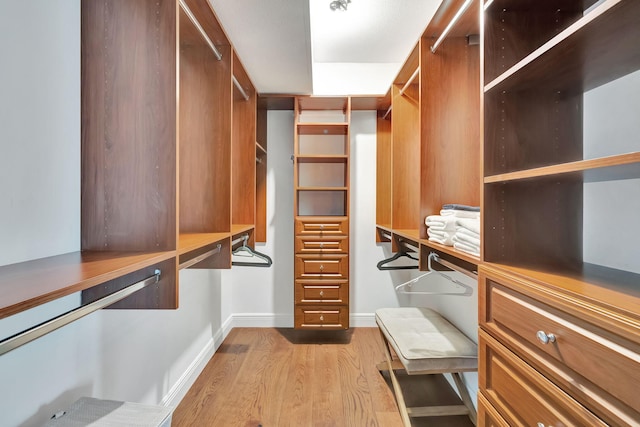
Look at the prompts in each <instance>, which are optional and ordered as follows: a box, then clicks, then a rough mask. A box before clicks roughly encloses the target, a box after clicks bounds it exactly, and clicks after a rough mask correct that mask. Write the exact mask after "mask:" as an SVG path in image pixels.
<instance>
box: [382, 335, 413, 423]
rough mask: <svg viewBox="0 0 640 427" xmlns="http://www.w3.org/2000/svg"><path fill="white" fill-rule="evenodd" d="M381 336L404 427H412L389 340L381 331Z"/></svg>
mask: <svg viewBox="0 0 640 427" xmlns="http://www.w3.org/2000/svg"><path fill="white" fill-rule="evenodd" d="M380 335H381V336H382V342H383V343H384V345H383V347H384V356H385V358H386V359H387V369H388V370H389V377H391V385H393V392H394V394H395V395H396V403H397V404H398V410H399V411H400V417H401V418H402V424H403V425H404V427H411V420H410V419H409V414H408V413H407V405H406V404H405V403H404V397H403V396H402V389H400V383H399V382H398V379H397V378H396V374H395V372H394V367H393V361H392V359H391V352H390V351H389V345H388V343H387V339H386V337H385V336H384V334H383V333H382V331H380Z"/></svg>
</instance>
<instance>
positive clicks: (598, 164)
mask: <svg viewBox="0 0 640 427" xmlns="http://www.w3.org/2000/svg"><path fill="white" fill-rule="evenodd" d="M569 173H582V177H583V180H584V181H585V182H587V181H606V180H614V179H624V178H640V152H635V153H628V154H620V155H616V156H608V157H602V158H598V159H589V160H579V161H576V162H568V163H561V164H557V165H552V166H544V167H539V168H533V169H528V170H521V171H516V172H509V173H503V174H498V175H491V176H488V177H485V178H484V182H485V184H491V183H495V182H509V181H518V180H523V179H530V178H538V177H543V176H550V175H561V174H569Z"/></svg>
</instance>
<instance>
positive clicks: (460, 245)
mask: <svg viewBox="0 0 640 427" xmlns="http://www.w3.org/2000/svg"><path fill="white" fill-rule="evenodd" d="M425 224H426V225H427V227H428V228H427V235H428V236H429V240H430V241H432V242H436V243H440V244H441V245H445V246H453V247H454V248H455V249H458V250H460V251H463V252H466V253H469V254H472V255H475V256H480V208H479V207H476V206H466V205H459V204H450V205H444V206H443V207H442V210H441V211H440V215H429V216H428V217H427V218H426V219H425Z"/></svg>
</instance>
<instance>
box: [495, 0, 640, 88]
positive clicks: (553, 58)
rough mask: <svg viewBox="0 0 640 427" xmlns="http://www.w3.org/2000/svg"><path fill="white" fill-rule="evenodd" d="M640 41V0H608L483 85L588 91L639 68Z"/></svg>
mask: <svg viewBox="0 0 640 427" xmlns="http://www.w3.org/2000/svg"><path fill="white" fill-rule="evenodd" d="M492 7H495V6H492ZM523 13H524V12H523ZM638 40H640V2H638V1H633V0H631V1H628V0H627V1H623V0H606V1H604V2H603V3H602V4H600V5H598V6H597V7H594V8H593V9H592V10H590V11H589V12H587V13H586V14H585V15H584V16H583V17H582V18H580V19H578V20H577V21H576V22H574V23H573V24H571V25H570V26H569V27H567V28H566V29H565V30H564V31H562V32H561V33H559V34H558V35H557V36H555V37H553V38H552V39H550V40H549V41H548V42H546V43H544V44H543V45H542V46H540V47H539V48H537V49H536V50H534V51H533V52H532V53H530V54H529V55H527V56H526V57H524V59H522V60H521V61H519V62H517V63H516V64H515V65H513V66H512V67H511V68H509V69H508V70H507V71H505V72H504V73H502V74H500V75H499V76H497V77H496V78H495V79H494V80H493V81H491V82H489V83H488V84H487V85H486V86H485V88H484V89H485V92H489V91H496V90H499V91H505V90H513V89H516V90H526V89H531V88H534V87H536V86H540V85H544V86H548V87H549V88H550V89H556V90H563V91H569V92H573V91H575V92H586V91H588V90H590V89H593V88H595V87H598V86H600V85H602V84H604V83H607V82H609V81H612V80H615V79H617V78H619V77H622V76H624V75H627V74H629V73H631V72H633V71H636V70H638V69H640V49H638Z"/></svg>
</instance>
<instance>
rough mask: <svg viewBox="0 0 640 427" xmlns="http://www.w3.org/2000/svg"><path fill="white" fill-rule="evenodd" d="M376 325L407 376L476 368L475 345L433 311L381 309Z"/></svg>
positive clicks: (424, 309) (401, 308)
mask: <svg viewBox="0 0 640 427" xmlns="http://www.w3.org/2000/svg"><path fill="white" fill-rule="evenodd" d="M376 323H377V324H378V326H379V328H380V330H381V331H382V333H383V334H384V336H385V338H386V339H387V341H388V342H389V345H390V346H391V348H393V350H394V351H395V353H396V354H397V356H398V359H400V361H401V362H402V364H403V365H404V367H405V370H406V371H407V373H409V374H418V373H429V372H430V371H432V372H433V373H438V372H462V371H475V370H477V369H478V346H477V345H476V344H475V343H474V342H473V341H471V340H470V339H469V338H467V337H466V336H465V335H464V334H463V333H462V332H460V331H459V330H458V329H457V328H456V327H455V326H453V325H452V324H451V323H449V321H447V320H446V319H445V318H444V317H442V316H441V315H440V314H438V313H437V312H436V311H434V310H431V309H429V308H424V307H400V308H381V309H379V310H376Z"/></svg>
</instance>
